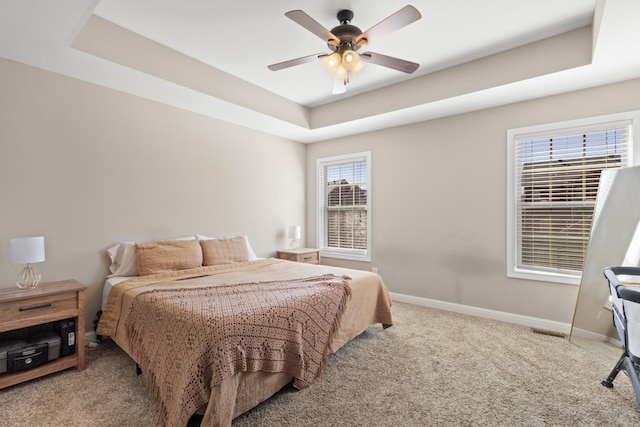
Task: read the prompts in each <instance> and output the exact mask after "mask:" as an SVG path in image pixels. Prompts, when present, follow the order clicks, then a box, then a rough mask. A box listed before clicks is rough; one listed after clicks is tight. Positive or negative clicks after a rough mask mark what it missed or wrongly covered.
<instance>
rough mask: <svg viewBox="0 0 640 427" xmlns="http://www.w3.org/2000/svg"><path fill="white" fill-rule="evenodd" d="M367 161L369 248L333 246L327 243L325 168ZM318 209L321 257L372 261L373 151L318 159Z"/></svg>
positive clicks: (317, 226) (318, 242) (317, 228)
mask: <svg viewBox="0 0 640 427" xmlns="http://www.w3.org/2000/svg"><path fill="white" fill-rule="evenodd" d="M363 161H364V162H366V164H367V172H366V176H367V203H366V205H365V206H366V211H367V233H366V235H367V249H347V248H331V247H329V246H328V245H327V236H326V231H327V224H326V220H327V215H326V213H325V212H326V210H327V188H328V187H327V183H326V180H325V168H326V167H327V166H333V165H340V164H346V163H357V162H363ZM316 173H317V191H318V200H317V202H318V205H317V206H318V211H317V216H316V242H317V245H318V249H319V250H320V256H321V257H327V258H338V259H344V260H350V261H362V262H371V216H372V215H371V151H364V152H359V153H353V154H343V155H339V156H332V157H323V158H319V159H317V161H316Z"/></svg>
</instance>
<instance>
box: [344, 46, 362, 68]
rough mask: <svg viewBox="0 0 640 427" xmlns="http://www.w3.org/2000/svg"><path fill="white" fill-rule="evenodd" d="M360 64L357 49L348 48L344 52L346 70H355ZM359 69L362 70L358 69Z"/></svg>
mask: <svg viewBox="0 0 640 427" xmlns="http://www.w3.org/2000/svg"><path fill="white" fill-rule="evenodd" d="M359 64H360V55H358V52H356V51H355V50H346V51H344V53H343V54H342V66H343V67H344V68H345V69H346V70H353V69H355V68H356V67H357V66H358V65H359ZM358 71H360V70H359V69H358Z"/></svg>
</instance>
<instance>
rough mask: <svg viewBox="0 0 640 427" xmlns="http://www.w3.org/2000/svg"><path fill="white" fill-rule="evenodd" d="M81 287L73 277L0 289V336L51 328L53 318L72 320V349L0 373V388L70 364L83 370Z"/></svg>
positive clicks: (82, 290) (18, 334)
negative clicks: (39, 362)
mask: <svg viewBox="0 0 640 427" xmlns="http://www.w3.org/2000/svg"><path fill="white" fill-rule="evenodd" d="M84 290H85V287H84V285H82V284H81V283H78V282H76V281H75V280H63V281H60V282H50V283H41V284H40V285H39V287H37V288H31V289H20V288H10V289H0V340H4V339H9V338H24V337H26V336H27V334H28V333H31V332H32V331H51V330H53V328H54V323H53V322H55V321H58V320H65V319H73V320H74V322H75V353H73V354H70V355H67V356H61V357H59V358H57V359H55V360H51V361H50V362H45V363H44V364H42V365H40V366H38V367H36V368H31V369H26V370H21V371H15V372H5V373H2V374H0V389H2V388H5V387H9V386H12V385H14V384H18V383H21V382H23V381H28V380H31V379H34V378H38V377H41V376H43V375H48V374H51V373H53V372H57V371H61V370H63V369H68V368H72V367H74V366H75V367H77V369H78V370H79V371H82V370H84V367H85V365H84V334H85V331H84V318H85V313H84V298H85V296H84Z"/></svg>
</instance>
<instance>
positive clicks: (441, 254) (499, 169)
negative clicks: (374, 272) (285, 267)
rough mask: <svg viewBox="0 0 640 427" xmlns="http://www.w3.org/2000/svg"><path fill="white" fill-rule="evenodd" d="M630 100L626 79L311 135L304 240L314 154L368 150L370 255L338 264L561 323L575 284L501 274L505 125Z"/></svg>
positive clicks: (635, 87)
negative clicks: (321, 138)
mask: <svg viewBox="0 0 640 427" xmlns="http://www.w3.org/2000/svg"><path fill="white" fill-rule="evenodd" d="M637 109H640V80H633V81H629V82H624V83H619V84H614V85H610V86H603V87H599V88H595V89H589V90H583V91H578V92H573V93H568V94H565V95H558V96H553V97H548V98H541V99H538V100H533V101H528V102H522V103H517V104H512V105H507V106H503V107H497V108H492V109H487V110H482V111H477V112H473V113H468V114H463V115H459V116H453V117H447V118H443V119H438V120H432V121H427V122H422V123H418V124H414V125H408V126H403V127H398V128H394V129H388V130H384V131H378V132H374V133H370V134H365V135H358V136H354V137H348V138H342V139H338V140H334V141H327V142H323V143H317V144H312V145H309V146H308V149H307V171H306V174H307V187H306V188H307V194H308V196H307V225H308V226H307V229H306V238H307V242H308V244H309V245H314V244H315V242H316V232H315V224H316V208H317V204H316V179H317V178H316V160H317V159H318V158H320V157H326V156H335V155H340V154H347V153H355V152H360V151H366V150H370V151H371V156H372V159H371V162H372V189H371V197H372V234H373V237H372V240H373V241H372V245H373V247H372V263H371V264H367V263H362V264H360V263H344V262H342V263H340V264H341V265H345V264H346V265H350V266H353V267H359V268H362V269H369V268H371V267H377V268H378V269H379V270H378V271H379V273H380V274H381V275H382V277H383V278H384V280H385V283H386V284H387V286H388V287H389V290H390V291H392V292H398V293H401V294H407V295H411V296H417V297H424V298H429V299H435V300H441V301H447V302H452V303H458V304H464V305H469V306H475V307H481V308H486V309H492V310H498V311H503V312H508V313H515V314H519V315H525V316H533V317H538V318H542V319H548V320H553V321H559V322H568V323H569V322H571V319H572V315H573V309H574V305H575V301H576V296H577V291H578V287H577V286H572V285H561V284H553V283H546V282H536V281H529V280H516V279H508V278H507V277H506V264H505V259H506V227H505V222H506V132H507V129H510V128H518V127H523V126H530V125H537V124H543V123H551V122H557V121H563V120H569V119H576V118H584V117H590V116H596V115H602V114H610V113H616V112H622V111H630V110H637ZM334 262H335V261H334V260H331V259H329V258H323V263H326V264H333V263H334ZM603 286H606V284H605V283H603Z"/></svg>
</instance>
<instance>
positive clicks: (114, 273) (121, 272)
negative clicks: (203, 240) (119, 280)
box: [107, 235, 196, 277]
mask: <svg viewBox="0 0 640 427" xmlns="http://www.w3.org/2000/svg"><path fill="white" fill-rule="evenodd" d="M195 239H196V236H194V235H191V236H184V237H176V238H175V239H169V240H195ZM107 254H108V255H109V258H110V259H111V265H110V266H109V271H110V272H111V274H109V275H108V276H107V277H118V276H122V277H126V276H139V275H140V271H139V270H138V258H137V256H136V244H135V242H122V243H118V244H117V245H114V246H111V247H110V248H109V249H107Z"/></svg>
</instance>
